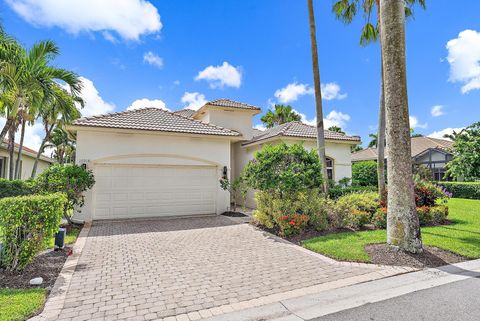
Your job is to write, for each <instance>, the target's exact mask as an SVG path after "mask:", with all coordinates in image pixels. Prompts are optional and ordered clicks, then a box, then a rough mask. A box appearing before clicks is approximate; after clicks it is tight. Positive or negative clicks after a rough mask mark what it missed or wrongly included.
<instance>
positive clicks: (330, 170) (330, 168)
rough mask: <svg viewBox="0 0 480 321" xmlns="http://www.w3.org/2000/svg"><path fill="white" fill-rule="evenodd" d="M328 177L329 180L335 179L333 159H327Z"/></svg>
mask: <svg viewBox="0 0 480 321" xmlns="http://www.w3.org/2000/svg"><path fill="white" fill-rule="evenodd" d="M327 176H328V179H333V159H332V158H329V157H327Z"/></svg>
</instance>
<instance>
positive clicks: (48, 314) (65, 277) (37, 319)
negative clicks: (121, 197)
mask: <svg viewBox="0 0 480 321" xmlns="http://www.w3.org/2000/svg"><path fill="white" fill-rule="evenodd" d="M90 226H91V224H89V223H86V224H85V225H84V226H83V228H82V230H81V231H80V234H79V235H78V237H77V240H76V242H75V244H74V245H73V254H72V255H71V256H69V257H68V258H67V260H66V261H65V264H64V265H63V268H62V270H61V271H60V274H59V275H58V277H57V280H56V281H55V284H54V285H53V288H52V290H51V291H50V294H49V295H48V298H47V301H46V302H45V306H44V307H43V311H42V313H41V314H39V315H37V316H34V317H32V318H30V319H28V321H44V320H56V319H57V318H58V317H59V315H60V311H61V310H62V308H63V305H64V302H65V296H66V294H67V291H68V288H69V287H70V281H71V280H72V276H73V273H74V272H75V269H76V267H77V264H78V259H79V258H80V256H81V255H82V251H83V247H84V246H85V243H86V240H87V236H88V233H89V232H90Z"/></svg>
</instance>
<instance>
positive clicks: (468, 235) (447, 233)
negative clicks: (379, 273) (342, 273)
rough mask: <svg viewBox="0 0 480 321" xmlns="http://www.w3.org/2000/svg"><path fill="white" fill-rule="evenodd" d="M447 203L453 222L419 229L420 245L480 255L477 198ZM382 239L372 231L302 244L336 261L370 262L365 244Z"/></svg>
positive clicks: (383, 233)
mask: <svg viewBox="0 0 480 321" xmlns="http://www.w3.org/2000/svg"><path fill="white" fill-rule="evenodd" d="M448 206H449V211H450V212H449V215H448V219H449V220H450V221H452V222H453V224H451V225H444V226H434V227H424V228H422V239H423V244H424V245H428V246H435V247H438V248H441V249H445V250H448V251H451V252H453V253H456V254H459V255H462V256H465V257H467V258H471V259H475V258H480V200H467V199H459V198H456V199H450V200H449V202H448ZM386 241H387V235H386V231H385V230H375V231H362V232H345V233H338V234H329V235H325V236H320V237H316V238H313V239H310V240H306V241H304V242H303V245H304V246H305V247H306V248H307V249H310V250H312V251H315V252H318V253H321V254H324V255H327V256H329V257H332V258H335V259H338V260H343V261H357V262H370V257H369V256H368V254H367V252H365V245H367V244H374V243H385V242H386Z"/></svg>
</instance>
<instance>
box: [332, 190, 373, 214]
mask: <svg viewBox="0 0 480 321" xmlns="http://www.w3.org/2000/svg"><path fill="white" fill-rule="evenodd" d="M337 205H338V206H341V207H346V208H349V209H350V210H351V211H353V210H358V211H365V212H367V213H370V214H372V215H373V214H374V213H375V212H376V211H377V209H378V208H379V207H380V203H379V197H378V193H375V192H364V193H352V194H348V195H344V196H342V197H340V198H339V199H338V200H337Z"/></svg>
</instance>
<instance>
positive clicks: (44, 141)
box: [30, 125, 55, 178]
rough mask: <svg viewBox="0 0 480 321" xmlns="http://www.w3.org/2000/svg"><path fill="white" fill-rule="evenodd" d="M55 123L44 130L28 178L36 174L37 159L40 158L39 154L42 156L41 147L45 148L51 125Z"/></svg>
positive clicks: (51, 128)
mask: <svg viewBox="0 0 480 321" xmlns="http://www.w3.org/2000/svg"><path fill="white" fill-rule="evenodd" d="M54 126H55V125H51V126H50V128H47V127H46V129H47V130H46V131H45V137H43V140H42V144H41V145H40V148H39V149H38V151H37V156H36V157H35V162H34V163H33V168H32V175H30V178H35V176H36V175H37V168H38V161H39V159H40V156H42V152H43V148H45V144H46V143H47V140H48V139H49V138H50V134H51V133H52V130H53V127H54Z"/></svg>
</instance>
